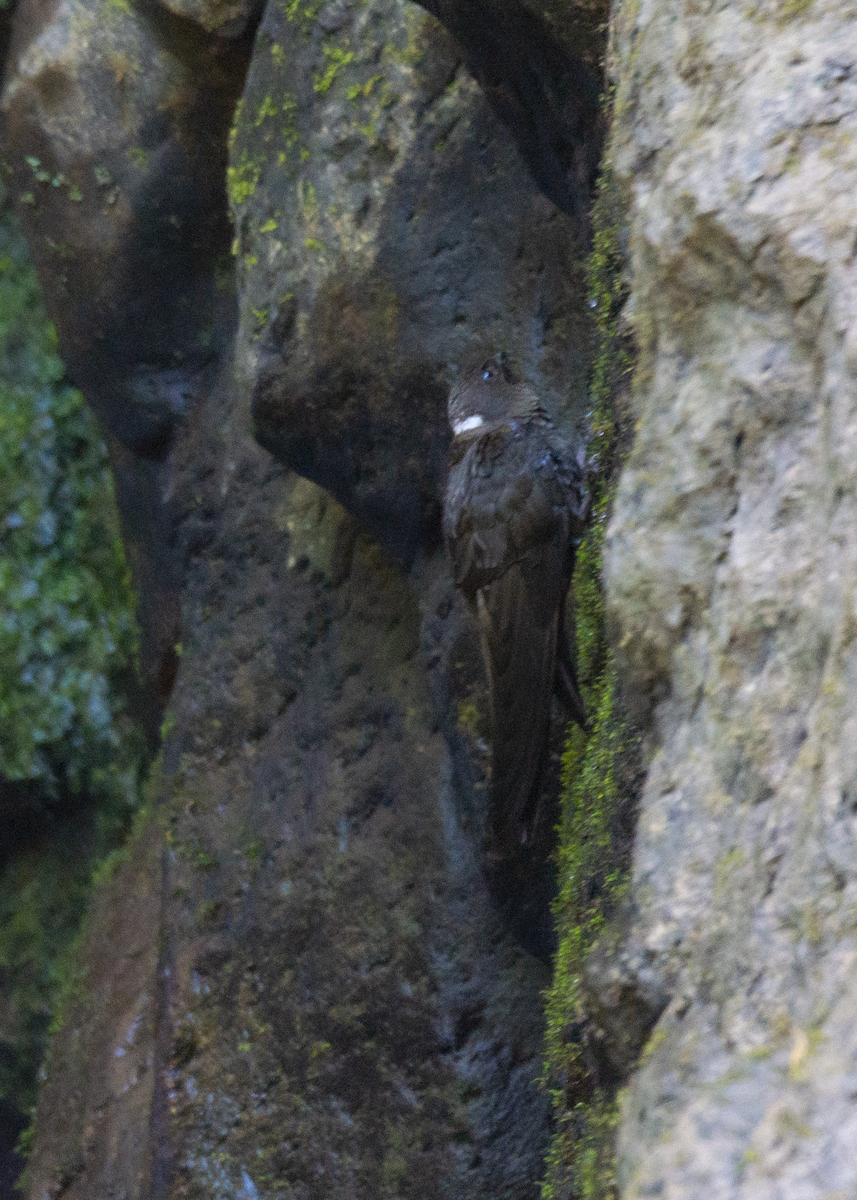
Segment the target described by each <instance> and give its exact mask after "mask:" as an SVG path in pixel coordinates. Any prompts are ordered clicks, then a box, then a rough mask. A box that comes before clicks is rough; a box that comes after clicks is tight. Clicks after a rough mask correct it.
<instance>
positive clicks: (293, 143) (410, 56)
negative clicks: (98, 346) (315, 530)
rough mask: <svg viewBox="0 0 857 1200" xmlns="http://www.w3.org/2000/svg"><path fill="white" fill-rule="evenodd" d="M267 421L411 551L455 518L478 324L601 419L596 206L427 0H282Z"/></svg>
mask: <svg viewBox="0 0 857 1200" xmlns="http://www.w3.org/2000/svg"><path fill="white" fill-rule="evenodd" d="M229 191H230V198H231V201H232V205H233V215H234V219H235V228H236V235H237V236H236V242H235V247H234V248H235V251H236V253H237V255H238V264H239V266H238V274H239V292H240V309H241V316H240V321H241V326H240V332H239V337H238V346H237V362H238V368H239V370H240V372H241V373H242V376H243V378H245V379H246V381H247V383H248V386H249V387H250V388H251V391H252V396H253V401H252V402H253V414H254V419H255V429H256V434H257V437H258V438H259V439H260V441H261V442H262V444H263V445H264V446H265V447H266V448H268V449H269V450H271V451H272V452H273V453H274V454H275V455H277V457H278V458H280V459H281V460H282V461H283V462H285V463H286V464H288V465H289V466H290V467H292V468H293V469H295V470H297V471H299V472H300V473H301V474H303V475H305V476H307V477H309V478H310V479H312V480H314V481H315V482H316V483H318V484H320V485H321V486H323V487H326V488H328V489H329V490H331V491H332V492H333V493H334V495H335V496H336V497H337V499H338V500H339V501H340V503H342V504H343V505H345V507H346V508H348V509H349V510H350V511H352V512H354V513H355V514H356V515H357V516H358V518H359V519H360V520H361V522H362V523H363V525H364V527H365V528H367V529H368V530H369V531H370V532H372V534H373V535H374V536H376V537H378V538H380V539H381V540H382V542H383V543H384V544H385V545H386V546H387V547H388V548H390V549H391V550H392V551H393V552H394V553H396V554H398V555H399V556H401V557H405V558H410V557H412V556H413V554H414V552H415V550H416V548H417V546H418V544H419V543H420V541H425V540H426V538H427V536H428V537H430V536H432V530H436V526H437V516H438V510H439V500H440V495H441V492H442V480H443V475H444V471H445V453H444V452H445V446H446V440H447V437H448V434H447V430H446V420H445V401H446V393H447V390H448V386H449V380H450V377H451V375H452V373H453V372H454V370H455V368H456V366H457V364H458V362H459V361H460V359H461V357H462V355H463V354H464V353H465V352H466V350H467V348H468V347H469V346H471V345H472V344H473V343H474V342H475V341H476V340H481V341H484V342H487V343H488V344H490V345H492V346H495V347H497V348H503V349H505V350H506V351H507V352H509V353H511V354H512V355H514V356H515V357H516V358H517V360H518V361H519V362H521V363H522V364H523V366H524V368H525V370H526V372H527V373H528V375H529V376H530V377H531V380H532V382H533V383H534V384H535V385H536V386H537V388H538V389H539V394H540V395H541V396H543V397H544V399H545V401H546V403H547V404H548V406H549V407H552V408H554V409H555V410H557V411H558V412H559V413H560V415H565V417H566V418H568V417H569V416H570V415H571V416H573V415H576V416H580V414H581V413H582V411H583V408H584V405H585V364H586V356H587V350H588V345H589V337H590V334H589V330H588V326H587V322H586V318H585V308H584V305H583V302H582V301H583V291H584V284H583V279H582V274H581V271H580V265H579V260H580V256H581V242H580V239H579V235H578V232H577V230H578V226H577V223H576V222H575V221H574V220H573V219H572V218H571V217H569V216H567V215H565V214H563V213H562V212H560V211H558V210H557V209H556V208H555V207H554V206H553V205H552V204H551V203H550V202H549V201H548V200H546V199H545V197H544V196H543V195H541V194H540V192H539V191H538V189H537V188H536V186H535V184H534V182H533V181H532V179H531V178H530V177H529V175H528V173H527V171H526V168H525V167H524V165H523V163H522V161H521V157H520V155H519V154H518V151H517V149H516V147H515V143H514V140H513V138H512V135H511V134H510V133H509V132H507V130H506V129H505V128H504V127H503V126H502V125H501V124H500V123H499V122H498V120H497V119H496V117H495V116H494V115H493V114H492V112H491V110H490V108H489V106H488V105H487V103H486V101H485V99H484V98H483V96H482V94H481V92H480V90H479V88H478V86H477V84H476V83H475V81H474V80H473V78H472V77H471V76H470V75H469V74H468V73H467V72H466V71H465V70H464V69H463V67H462V64H461V51H460V50H459V49H458V48H457V46H456V44H455V43H454V42H453V41H452V40H451V38H450V37H449V35H448V34H447V33H446V32H445V30H444V29H443V28H442V27H441V26H440V24H439V23H438V22H437V21H436V20H435V19H434V18H433V17H431V16H430V15H429V14H428V13H426V12H425V11H423V10H422V9H420V8H418V7H417V6H416V5H413V4H410V3H408V2H407V0H369V2H368V3H366V4H359V5H358V4H351V3H344V2H342V3H330V4H327V5H325V6H324V7H323V8H322V10H321V12H320V14H319V18H318V22H317V23H312V22H309V23H307V22H302V20H301V19H299V16H298V15H293V14H292V12H291V10H290V9H288V8H287V9H286V10H285V11H284V10H283V7H282V5H280V4H276V3H271V4H269V6H268V8H267V9H266V12H265V16H264V18H263V20H262V23H261V25H260V27H259V32H258V35H257V40H256V48H255V52H254V56H253V63H252V66H251V68H250V71H249V73H248V77H247V84H246V87H245V91H244V95H243V98H242V103H241V108H240V112H239V116H238V119H237V123H236V127H235V131H234V138H233V143H232V149H231V158H230V183H229Z"/></svg>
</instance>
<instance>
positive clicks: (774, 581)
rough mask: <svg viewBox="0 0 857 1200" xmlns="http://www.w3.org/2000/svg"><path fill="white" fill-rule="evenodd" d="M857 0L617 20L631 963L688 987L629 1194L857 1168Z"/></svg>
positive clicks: (614, 535)
mask: <svg viewBox="0 0 857 1200" xmlns="http://www.w3.org/2000/svg"><path fill="white" fill-rule="evenodd" d="M855 15H857V9H855V8H854V6H853V5H849V4H843V3H825V2H823V0H822V2H819V3H817V4H812V5H808V4H803V3H783V2H774V0H771V2H768V0H764V2H762V3H758V4H752V5H750V6H749V7H747V6H742V5H736V4H728V3H727V4H718V3H707V2H703V3H699V4H694V5H685V4H678V3H672V2H671V0H662V2H659V3H657V4H642V5H636V4H633V5H632V4H627V5H625V6H624V8H623V9H622V10H621V11H620V12H619V13H618V14H617V17H616V28H615V32H616V51H617V63H618V65H617V83H618V86H617V93H616V128H615V131H614V145H613V160H614V163H615V167H616V170H617V172H618V174H619V176H620V179H621V181H622V183H623V185H624V187H625V189H626V195H627V199H628V206H629V219H630V254H631V285H632V312H633V316H632V320H633V323H634V327H635V330H636V333H637V336H638V340H639V344H640V365H639V371H638V376H637V387H636V408H637V414H638V432H637V439H636V444H635V447H634V450H633V453H632V455H631V458H630V460H629V462H628V463H627V466H626V469H625V472H624V474H623V477H622V480H621V485H620V489H619V495H618V499H617V502H616V508H615V512H614V515H613V520H612V524H611V526H610V531H609V538H608V543H609V545H608V557H607V566H606V576H607V589H608V601H609V605H610V612H611V614H612V621H613V625H614V630H615V636H616V638H617V644H618V646H619V647H620V650H621V654H622V656H623V665H624V670H625V672H626V678H627V681H628V688H627V690H628V693H629V696H630V698H631V699H632V700H633V701H634V702H635V703H636V705H637V708H638V711H639V712H640V714H641V715H642V716H644V717H645V718H647V719H648V721H649V730H650V746H649V752H650V759H651V762H650V766H649V770H648V777H647V782H646V785H645V791H644V795H643V798H642V804H641V814H640V823H639V829H638V836H637V844H636V855H635V867H634V880H633V899H634V903H635V907H636V919H635V923H634V927H633V930H632V933H631V935H630V939H629V946H628V949H627V950H626V952H625V953H626V961H627V963H628V964H630V965H629V967H628V973H627V978H626V981H625V982H626V985H627V986H628V987H629V988H630V989H631V990H632V991H634V990H635V991H636V992H637V993H638V994H639V995H644V994H645V995H649V996H652V995H655V994H660V995H662V996H663V997H665V998H669V999H670V1003H669V1006H668V1008H667V1009H666V1011H665V1013H664V1015H663V1017H662V1018H661V1021H660V1023H659V1025H658V1027H657V1029H656V1031H655V1033H654V1035H653V1038H652V1039H651V1042H650V1045H649V1050H648V1053H647V1056H646V1058H645V1061H644V1065H643V1066H642V1067H641V1068H640V1070H639V1072H638V1074H637V1076H636V1077H635V1079H634V1080H633V1082H632V1085H631V1087H630V1089H629V1090H628V1092H627V1094H626V1097H625V1100H624V1104H623V1110H622V1125H621V1133H620V1139H619V1147H620V1178H621V1183H622V1194H623V1195H624V1196H627V1197H629V1198H630V1197H638V1196H640V1197H642V1196H653V1195H657V1196H662V1197H678V1196H694V1197H697V1196H698V1197H702V1196H704V1197H706V1200H715V1198H726V1197H730V1198H733V1197H734V1198H737V1197H745V1196H746V1197H749V1196H752V1197H754V1198H758V1197H775V1196H776V1197H798V1196H801V1197H810V1196H813V1197H814V1196H819V1197H821V1196H846V1195H851V1194H852V1193H853V1192H854V1190H855V1187H857V1154H855V1152H854V1144H855V1136H857V1133H855V1129H857V1124H855V1123H856V1122H857V1109H855V1106H854V1093H855V1074H854V1072H855V1063H857V1042H855V1029H857V975H855V970H856V969H857V939H855V924H854V914H855V903H857V870H855V863H857V856H855V849H857V845H855V834H857V825H856V824H855V821H857V817H855V803H854V796H855V783H857V759H855V745H857V741H855V735H857V729H855V724H854V716H853V709H854V706H855V698H857V697H855V687H857V684H855V669H857V660H855V642H854V631H855V628H857V626H855V613H856V611H857V610H855V597H857V593H855V567H857V555H855V544H854V532H853V531H854V528H855V463H857V446H855V429H857V424H856V423H855V413H857V380H856V379H855V376H857V357H855V329H857V308H855V296H857V290H855V289H856V288H857V282H856V281H855V261H854V228H855V222H857V208H855V195H857V190H855V187H857V176H855V158H854V152H853V147H854V145H855V137H857V25H856V24H855V21H854V17H855ZM614 985H615V981H614Z"/></svg>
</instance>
